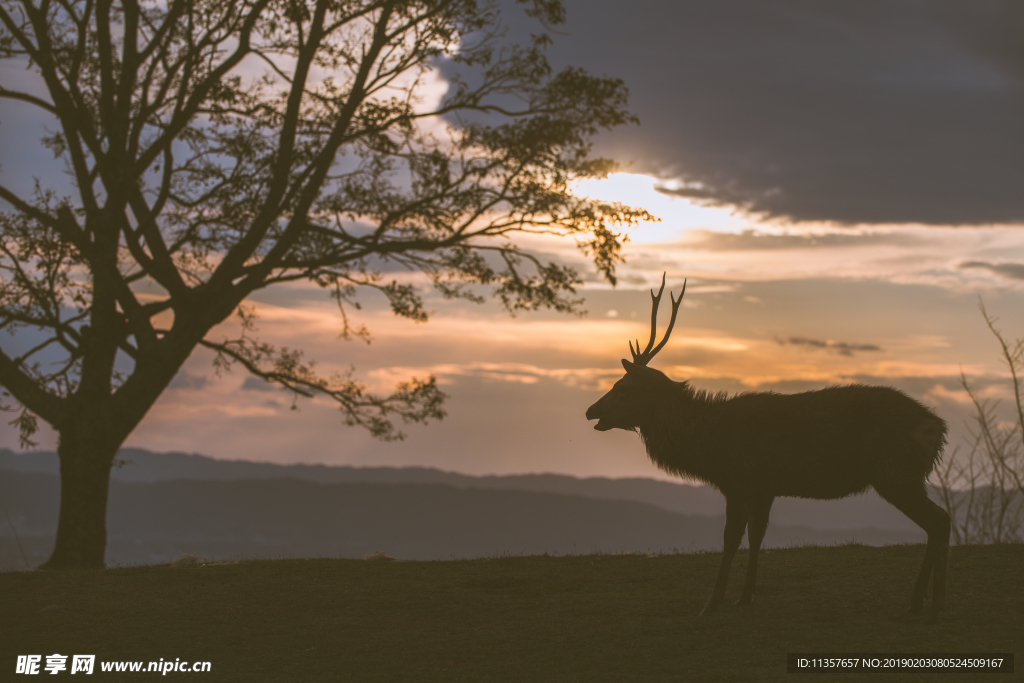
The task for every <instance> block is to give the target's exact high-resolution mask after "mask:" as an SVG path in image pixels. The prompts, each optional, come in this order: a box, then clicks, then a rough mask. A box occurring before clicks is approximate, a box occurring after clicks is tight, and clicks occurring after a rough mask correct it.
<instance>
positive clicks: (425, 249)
mask: <svg viewBox="0 0 1024 683" xmlns="http://www.w3.org/2000/svg"><path fill="white" fill-rule="evenodd" d="M517 4H520V5H524V7H523V8H522V9H523V10H524V11H525V12H526V14H527V15H528V16H529V17H531V18H532V19H534V20H536V21H538V22H539V23H540V25H541V26H542V27H543V26H550V25H555V24H558V23H560V22H561V21H563V20H564V11H563V8H562V6H561V3H560V2H559V1H558V0H517ZM0 21H2V30H0V56H2V57H3V58H6V59H7V60H9V62H11V63H12V64H11V65H12V66H25V67H27V69H28V73H29V74H30V75H31V76H33V77H34V78H36V82H35V84H34V85H31V86H28V87H17V88H15V87H9V86H8V85H0V96H2V97H4V98H6V99H8V100H13V101H16V102H17V103H18V106H29V107H33V108H34V109H35V111H36V112H38V115H39V117H40V118H41V119H46V120H47V121H48V122H52V126H51V129H50V131H51V132H49V134H48V135H47V136H46V137H44V138H43V140H42V142H43V144H44V145H45V146H46V147H47V148H48V149H49V150H50V151H51V152H52V153H53V158H54V159H55V160H56V161H57V163H60V164H62V165H63V170H64V171H65V172H66V173H67V174H68V175H69V176H70V179H71V186H73V188H74V189H73V192H71V193H70V196H64V195H62V194H61V192H60V190H59V186H53V185H51V186H47V185H46V184H45V183H43V182H42V181H38V180H37V182H36V184H35V190H34V192H32V193H29V194H19V193H18V192H16V191H15V189H12V188H11V187H9V186H8V185H4V184H0V200H3V201H4V202H5V203H6V204H7V205H8V208H7V210H6V212H4V213H3V214H2V216H0V230H2V243H0V269H2V270H0V273H2V278H3V279H2V281H0V328H2V329H4V330H5V331H7V332H10V333H12V334H17V335H19V339H20V340H21V341H22V344H21V345H20V346H19V348H20V349H24V348H25V347H26V346H27V347H29V348H28V350H27V351H23V352H21V353H19V354H17V355H15V354H13V353H7V352H0V383H2V385H3V386H4V387H5V388H6V391H7V392H8V393H7V401H8V403H7V404H6V406H5V407H6V409H8V410H13V411H15V412H16V413H17V417H16V418H15V420H14V421H13V424H16V425H17V426H18V427H19V428H20V430H21V435H22V438H23V442H25V441H27V440H28V439H30V437H31V436H32V434H33V433H34V432H35V429H36V426H37V417H38V418H41V419H43V420H45V421H46V422H48V423H49V424H50V425H52V427H53V428H54V429H55V430H56V431H57V433H58V434H59V446H58V453H59V456H60V469H61V483H62V486H61V510H60V518H59V525H58V530H57V539H56V544H55V548H54V551H53V554H52V556H51V557H50V559H49V561H48V562H47V563H46V564H45V565H44V567H49V568H64V567H101V566H103V564H104V550H105V545H106V525H105V517H106V503H107V490H108V485H109V478H110V468H111V466H112V463H113V462H114V458H115V454H116V452H117V450H118V448H119V447H120V445H121V444H122V443H123V442H124V440H125V439H126V438H127V436H128V435H129V434H130V433H131V432H132V430H133V429H134V428H135V427H136V426H137V425H138V424H139V422H140V420H142V418H143V416H144V415H145V414H146V412H147V411H148V410H149V408H150V407H151V406H152V405H153V403H154V402H155V401H156V399H157V398H158V397H159V396H160V394H161V393H162V392H163V390H164V389H165V388H166V387H167V386H168V384H169V383H170V381H171V380H172V378H173V377H174V376H175V374H176V373H177V372H178V370H179V369H180V368H181V366H182V364H183V363H184V362H185V360H186V359H187V358H188V357H189V355H190V354H191V353H192V351H193V350H194V349H195V348H196V347H197V346H204V347H206V348H208V349H212V350H213V351H214V352H216V362H217V364H218V366H219V367H224V366H229V365H233V364H239V365H241V366H243V367H244V368H245V369H246V370H248V371H249V372H251V373H253V374H255V375H257V376H259V377H262V378H264V379H266V380H268V381H271V382H274V383H277V384H279V385H281V386H283V387H285V388H287V389H289V390H291V391H292V392H294V393H295V394H298V395H307V396H312V395H322V396H328V397H330V398H331V399H333V400H335V401H336V402H337V403H338V405H339V406H340V408H341V411H342V413H343V414H344V417H345V419H346V421H347V422H348V424H350V425H360V426H363V427H365V428H367V429H369V430H370V432H371V433H373V434H374V435H375V436H377V437H379V438H383V439H395V438H401V433H400V432H399V431H398V430H397V429H396V427H395V426H394V423H393V420H394V419H395V418H400V419H401V420H403V421H407V422H408V421H411V422H425V421H428V420H431V419H440V418H441V417H443V415H444V412H443V410H442V402H443V399H444V395H443V394H442V393H441V392H440V391H439V390H438V387H437V385H436V383H435V380H434V378H433V377H429V378H426V379H411V380H409V381H408V382H405V383H402V384H400V385H399V386H398V388H397V390H396V391H395V392H394V393H393V394H391V395H390V396H374V395H370V394H368V393H366V391H365V390H364V387H363V386H362V385H361V384H359V382H358V381H356V380H355V379H353V378H352V377H351V376H341V377H325V376H321V375H320V374H317V373H316V372H315V371H314V369H313V367H312V364H311V363H309V362H307V361H306V360H305V359H304V357H303V355H302V353H301V351H298V350H294V349H288V348H278V347H276V346H274V345H272V344H269V343H265V342H263V341H260V340H259V339H258V338H257V337H256V336H255V335H254V333H253V329H254V328H253V325H252V321H253V316H252V312H251V310H250V309H249V308H248V307H247V305H246V301H247V298H248V297H249V296H250V295H251V294H252V293H253V292H255V291H257V290H259V289H262V288H264V287H267V286H270V285H274V284H278V283H285V282H291V281H296V280H306V281H310V282H313V283H316V284H317V285H319V286H320V287H323V288H324V289H326V290H327V291H328V292H329V294H330V296H332V297H333V298H334V299H335V300H336V302H337V304H338V306H339V311H340V312H339V316H340V319H341V322H342V324H343V329H344V333H345V334H346V335H350V336H351V335H354V336H364V337H365V335H366V331H365V329H364V328H362V327H354V326H351V325H350V324H349V318H348V315H347V314H346V309H347V308H351V307H353V306H356V307H357V306H358V301H357V299H356V296H357V294H358V293H359V292H360V291H364V290H365V289H366V288H372V289H375V290H377V291H379V292H381V293H383V294H384V295H385V296H386V297H387V299H388V300H389V302H390V305H391V307H392V309H393V311H394V312H395V314H397V315H400V316H404V317H407V318H411V319H413V320H416V321H424V320H426V318H427V313H426V311H425V310H424V308H423V302H422V300H421V298H420V294H419V293H418V291H417V290H416V289H415V288H414V286H413V285H411V284H409V283H404V284H403V283H400V282H399V281H398V280H396V279H392V280H387V279H385V277H384V275H383V272H385V270H386V269H387V268H388V267H391V268H393V267H395V266H396V265H397V266H400V267H405V268H407V269H410V270H412V271H418V272H419V273H422V274H423V275H425V276H426V277H427V278H429V281H430V282H431V283H432V286H433V287H434V288H436V289H437V290H438V291H440V292H441V293H442V294H443V295H444V296H445V297H463V298H467V299H471V300H477V301H479V300H482V298H483V297H482V295H481V292H484V293H487V292H489V293H490V294H491V295H493V296H496V297H497V298H498V299H499V300H500V301H501V302H502V303H503V305H504V306H505V307H506V308H507V309H508V310H509V311H511V312H515V311H519V310H532V309H537V308H539V307H550V308H554V309H556V310H560V311H572V310H574V308H575V307H576V306H577V305H578V303H579V301H578V300H577V299H575V298H573V296H572V295H573V294H574V292H575V288H576V286H577V285H579V284H580V280H579V278H578V276H577V274H576V272H575V271H574V270H573V269H571V268H569V267H566V266H564V265H560V264H558V263H553V262H544V261H541V260H540V259H538V258H537V257H536V256H534V255H532V254H530V253H528V252H526V251H524V250H522V249H520V248H519V247H517V245H516V243H515V242H514V241H513V240H514V238H516V236H517V235H524V234H528V233H545V234H555V235H561V236H565V237H567V238H570V239H575V241H576V243H577V244H578V245H579V247H580V248H581V249H582V250H583V251H584V253H586V254H587V255H588V256H589V257H590V258H592V259H593V261H594V263H595V265H596V267H597V269H598V270H599V271H600V272H601V273H602V274H603V275H604V277H605V278H607V279H608V280H609V281H611V282H613V283H614V267H615V264H616V262H617V259H618V257H619V249H620V246H621V240H622V237H621V235H620V233H619V232H617V230H618V229H619V226H623V225H629V224H633V223H635V222H637V221H638V220H644V219H648V218H650V216H649V215H648V214H647V213H646V212H644V211H642V210H637V209H632V208H629V207H626V206H622V205H619V204H614V203H603V202H599V201H594V200H590V199H587V198H579V197H576V196H574V195H573V194H572V192H571V185H572V183H573V181H575V180H577V179H579V178H587V177H600V176H602V175H605V174H607V173H608V172H610V171H611V170H613V169H614V168H615V166H614V164H613V163H612V162H610V161H608V160H605V159H597V158H592V157H591V156H590V144H589V140H590V138H591V137H592V136H593V135H594V134H595V133H596V132H597V131H598V130H600V129H602V128H609V127H613V126H617V125H621V124H624V123H629V122H632V121H633V120H634V119H633V117H632V116H631V115H630V114H629V113H628V112H627V111H626V109H625V106H626V90H625V88H624V86H623V84H622V83H621V82H620V81H618V80H615V79H610V78H597V77H593V76H590V75H588V74H587V73H585V72H583V71H580V70H578V69H575V68H567V69H564V70H562V71H560V72H558V73H555V72H553V70H552V69H551V68H550V66H549V64H548V63H547V61H546V59H545V56H544V48H545V46H546V44H547V42H548V38H547V36H546V34H545V33H544V32H539V33H537V34H536V35H534V36H533V37H532V38H531V40H530V41H528V42H527V43H526V44H515V43H512V42H508V41H506V40H505V39H504V35H505V34H504V32H503V31H502V28H501V23H500V13H499V11H498V9H497V8H496V6H495V5H494V4H493V3H488V2H485V1H481V2H478V1H476V0H404V1H398V0H379V1H370V0H167V1H163V0H151V1H140V0H119V1H118V2H114V1H113V0H85V1H83V2H75V1H73V0H56V1H53V0H22V1H21V2H15V1H14V0H0ZM438 65H442V66H443V67H444V68H445V70H446V73H449V74H451V75H450V76H449V78H448V80H449V84H450V87H449V90H448V92H447V95H446V96H445V97H444V99H443V100H442V101H441V103H440V104H438V105H437V106H434V107H430V106H429V105H428V104H427V99H426V98H425V97H424V96H423V93H424V88H425V86H426V84H427V83H426V79H425V76H426V75H427V74H428V72H429V71H430V70H431V69H432V68H436V67H438ZM5 73H13V71H11V70H8V71H7V72H5ZM19 82H20V81H19ZM9 106H13V105H9ZM7 134H10V133H9V132H8V133H7ZM7 170H8V171H9V170H10V169H7ZM51 177H53V176H51ZM235 313H237V314H238V315H239V316H240V322H241V330H242V331H241V334H240V335H239V336H238V337H237V338H235V339H214V338H211V337H210V336H209V335H210V331H211V329H212V328H213V327H214V326H216V325H218V324H219V323H221V322H223V321H225V320H227V319H228V318H230V317H231V316H232V315H233V314H235ZM8 338H9V337H8ZM12 398H13V402H12Z"/></svg>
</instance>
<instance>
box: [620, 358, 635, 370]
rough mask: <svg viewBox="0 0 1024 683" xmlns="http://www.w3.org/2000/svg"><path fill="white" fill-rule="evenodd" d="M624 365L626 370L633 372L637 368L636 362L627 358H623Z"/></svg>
mask: <svg viewBox="0 0 1024 683" xmlns="http://www.w3.org/2000/svg"><path fill="white" fill-rule="evenodd" d="M622 367H623V368H624V369H625V370H626V372H633V371H634V370H636V364H635V363H630V362H629V361H628V360H626V359H625V358H623V359H622Z"/></svg>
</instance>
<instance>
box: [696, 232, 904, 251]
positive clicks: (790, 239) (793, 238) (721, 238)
mask: <svg viewBox="0 0 1024 683" xmlns="http://www.w3.org/2000/svg"><path fill="white" fill-rule="evenodd" d="M688 235H689V236H690V237H691V238H693V239H692V240H690V241H687V242H686V246H687V247H688V248H690V249H703V250H707V251H752V250H760V249H819V248H823V247H851V246H870V245H879V244H883V245H898V246H906V245H910V244H916V243H918V242H920V239H919V238H918V237H916V236H914V235H908V234H905V233H867V234H856V233H827V234H824V235H772V234H768V233H762V232H756V231H754V230H744V231H743V232H740V233H723V232H712V231H710V230H702V231H698V230H691V231H690V232H689V233H688Z"/></svg>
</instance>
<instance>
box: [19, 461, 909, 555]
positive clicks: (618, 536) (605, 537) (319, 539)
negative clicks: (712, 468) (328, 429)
mask: <svg viewBox="0 0 1024 683" xmlns="http://www.w3.org/2000/svg"><path fill="white" fill-rule="evenodd" d="M59 497H60V486H59V480H58V478H57V477H56V476H54V475H52V474H34V473H19V472H12V471H10V470H8V471H6V472H4V473H3V475H2V476H0V502H2V503H3V506H4V508H5V510H6V512H7V514H8V515H9V517H10V520H11V523H12V524H13V526H14V528H15V529H16V530H17V532H18V540H19V541H20V543H21V546H22V550H20V551H19V549H18V546H17V542H16V541H15V538H14V534H13V533H12V532H11V530H10V528H9V527H7V524H6V520H5V522H4V523H3V527H2V528H0V568H8V569H13V568H17V567H19V566H22V564H23V563H22V560H21V552H24V553H25V555H26V557H27V560H28V564H29V565H34V564H38V563H40V562H42V561H44V560H45V559H46V557H47V555H48V553H49V551H50V550H51V549H52V543H53V533H54V531H55V529H56V523H57V511H58V502H59ZM108 509H109V515H108V518H107V519H108V539H109V543H108V552H107V561H108V563H109V564H152V563H158V562H167V561H169V560H171V559H173V558H174V557H176V556H177V555H179V554H180V553H183V552H189V553H196V554H198V555H200V556H202V557H204V558H207V559H225V558H231V557H239V556H247V557H262V558H267V557H317V556H321V557H362V556H365V555H367V554H369V553H371V552H373V551H375V550H383V551H385V552H387V553H389V554H390V555H393V556H395V557H398V558H400V559H449V558H452V557H481V556H487V555H492V556H494V555H502V554H506V553H509V554H542V553H550V554H555V553H558V554H570V553H578V554H583V553H591V552H595V551H603V552H619V551H628V552H637V551H639V552H646V551H659V550H660V551H669V550H672V549H678V550H687V551H695V550H709V549H719V548H720V547H721V542H722V541H721V535H722V529H723V526H724V518H723V517H720V516H697V515H682V514H678V513H673V512H669V511H667V510H664V509H661V508H658V507H655V506H653V505H647V504H644V503H639V502H635V501H628V500H601V499H596V498H588V497H584V496H574V495H564V494H554V493H540V492H531V491H521V490H518V491H517V490H495V489H483V488H478V487H476V488H473V487H463V488H457V487H454V486H450V485H447V484H410V483H375V482H354V483H314V482H311V481H304V480H300V479H297V478H290V477H285V478H263V479H238V480H219V481H214V480H198V479H192V480H189V479H177V480H172V481H157V482H134V483H129V482H123V481H114V482H112V484H111V489H110V501H109V508H108ZM849 540H858V541H860V542H862V543H867V544H884V543H895V542H901V541H917V540H920V539H919V538H917V537H915V536H914V535H913V534H906V533H904V532H899V531H892V530H878V529H866V530H860V531H857V532H856V533H852V532H844V531H827V530H820V529H812V528H810V527H807V526H790V525H784V524H773V525H772V526H771V527H769V531H768V536H767V538H766V543H767V544H768V545H775V546H785V545H792V544H796V543H835V542H843V541H849Z"/></svg>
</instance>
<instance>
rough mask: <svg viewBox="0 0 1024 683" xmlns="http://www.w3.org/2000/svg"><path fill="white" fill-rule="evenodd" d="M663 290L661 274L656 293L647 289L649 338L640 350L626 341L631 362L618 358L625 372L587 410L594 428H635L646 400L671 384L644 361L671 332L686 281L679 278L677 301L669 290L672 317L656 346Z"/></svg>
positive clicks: (647, 407) (646, 409) (647, 409)
mask: <svg viewBox="0 0 1024 683" xmlns="http://www.w3.org/2000/svg"><path fill="white" fill-rule="evenodd" d="M664 293H665V275H664V274H663V275H662V276H661V289H660V290H658V294H657V295H655V294H654V290H653V289H652V290H651V299H652V302H651V340H650V341H649V342H647V348H645V349H644V350H643V352H641V351H640V341H639V340H637V342H636V349H634V348H633V343H632V342H630V343H629V351H630V353H631V354H632V356H633V360H632V362H630V361H628V360H626V359H625V358H623V359H622V367H623V368H624V369H625V370H626V375H625V376H624V377H623V378H622V379H620V380H619V381H618V382H616V383H615V386H613V387H612V390H611V391H609V392H608V393H607V394H605V395H604V396H602V397H601V400H599V401H598V402H597V403H595V404H594V405H592V406H590V408H588V409H587V419H588V420H597V424H596V425H594V429H596V430H597V431H599V432H605V431H608V430H609V429H628V430H633V429H636V428H637V427H638V426H639V424H640V420H641V419H642V417H643V416H644V415H648V414H650V409H651V406H650V405H649V403H650V402H651V401H652V400H655V398H656V396H657V394H658V393H660V392H658V391H656V390H657V389H660V388H666V389H667V388H668V387H670V386H672V385H673V384H674V382H672V380H670V379H669V378H668V377H666V376H665V373H663V372H659V371H658V370H655V369H654V368H649V367H647V364H648V363H649V362H650V361H651V359H652V358H654V356H655V355H657V353H658V351H661V349H662V347H664V346H665V344H666V342H668V337H669V335H670V334H672V327H673V326H674V325H675V324H676V315H677V314H678V313H679V304H681V303H682V302H683V295H684V294H686V281H685V280H684V281H683V291H682V292H680V293H679V300H678V301H677V300H676V298H675V296H674V295H673V294H672V293H671V292H669V298H670V299H671V300H672V319H671V320H670V321H669V323H668V329H667V330H665V337H664V338H663V339H662V340H661V343H660V344H658V345H657V346H655V345H654V341H655V339H657V336H658V306H659V304H660V303H661V297H662V294H664Z"/></svg>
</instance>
